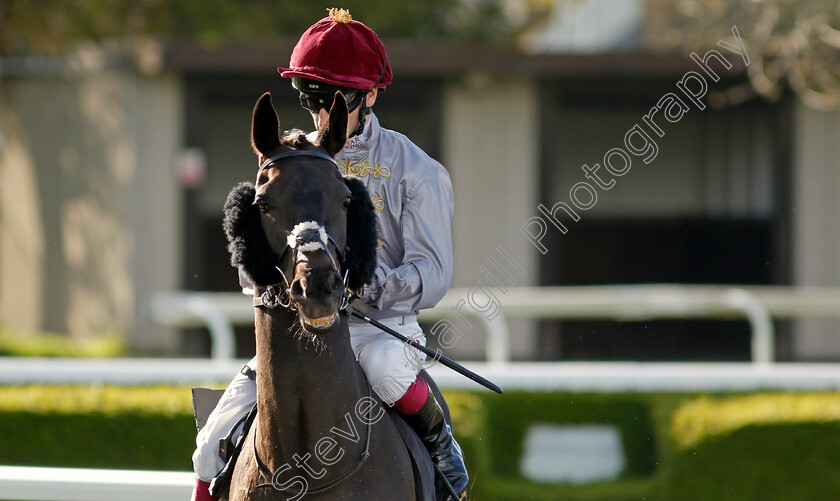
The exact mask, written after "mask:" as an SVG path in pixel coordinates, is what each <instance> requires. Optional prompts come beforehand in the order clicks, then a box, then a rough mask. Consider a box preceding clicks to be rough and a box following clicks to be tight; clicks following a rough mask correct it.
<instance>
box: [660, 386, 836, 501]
mask: <svg viewBox="0 0 840 501" xmlns="http://www.w3.org/2000/svg"><path fill="white" fill-rule="evenodd" d="M673 437H674V443H675V445H676V448H677V449H678V455H677V456H676V458H675V460H674V463H673V468H672V469H671V475H670V476H669V479H668V481H667V483H666V486H667V489H666V491H665V492H666V494H667V496H668V499H670V500H673V501H682V500H686V501H687V500H719V499H726V500H730V499H731V500H761V501H777V500H778V501H791V500H823V499H826V500H827V499H840V395H837V394H797V395H794V394H759V395H748V396H736V397H724V398H716V399H713V398H709V397H702V398H699V399H697V400H695V401H692V402H690V403H689V404H687V405H685V406H683V407H681V408H680V409H678V410H677V412H676V413H675V414H674V419H673Z"/></svg>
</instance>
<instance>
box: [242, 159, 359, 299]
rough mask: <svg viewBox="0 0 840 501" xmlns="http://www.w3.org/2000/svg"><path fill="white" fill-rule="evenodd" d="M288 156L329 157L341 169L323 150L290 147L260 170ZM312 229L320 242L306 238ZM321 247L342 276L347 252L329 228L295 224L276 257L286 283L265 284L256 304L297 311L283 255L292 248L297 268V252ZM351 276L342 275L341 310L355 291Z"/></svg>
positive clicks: (293, 259)
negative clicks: (349, 285) (329, 231)
mask: <svg viewBox="0 0 840 501" xmlns="http://www.w3.org/2000/svg"><path fill="white" fill-rule="evenodd" d="M289 157H315V158H320V159H322V160H327V161H328V162H330V163H331V164H333V165H334V166H335V167H336V169H338V164H337V163H336V161H335V159H334V158H332V157H331V156H329V155H327V154H325V153H321V152H320V151H314V150H289V151H284V152H282V153H278V154H276V155H273V156H271V157H269V158H267V159H265V161H263V163H262V164H260V169H259V172H262V171H263V169H265V168H267V167H269V166H271V165H273V164H274V163H275V162H277V161H279V160H282V159H284V158H289ZM258 177H259V174H258ZM310 223H311V224H310ZM306 225H309V226H306ZM312 225H315V227H313V226H312ZM313 231H314V232H316V234H317V235H318V236H319V239H318V241H315V240H313V239H311V238H310V239H309V240H307V239H306V238H305V234H306V233H309V234H310V235H311V233H312V232H313ZM330 244H332V246H330ZM319 248H320V249H323V250H324V252H326V253H327V257H329V259H330V265H331V266H332V269H333V271H335V272H336V273H338V275H339V276H342V275H341V268H342V267H343V266H344V264H345V261H344V253H343V252H342V251H341V248H340V247H339V246H338V243H336V241H335V239H334V238H333V237H332V235H330V234H329V233H327V231H326V229H324V228H323V227H321V226H320V225H317V223H314V222H306V223H303V222H302V223H300V224H298V225H297V226H295V228H294V229H293V230H292V233H291V234H290V235H289V237H288V238H287V239H286V245H285V246H284V247H283V249H282V250H281V251H280V253H279V255H278V257H277V265H275V266H274V269H276V270H277V271H278V272H279V273H280V276H281V277H283V283H282V284H279V283H277V284H272V285H268V286H266V288H265V291H264V292H263V293H262V294H260V295H259V296H257V297H254V301H253V302H254V306H255V307H257V306H265V307H266V308H276V307H278V306H280V307H282V308H287V309H289V310H292V311H295V310H297V308H296V307H295V305H294V301H292V294H291V289H292V284H291V283H290V282H289V279H288V278H286V274H285V273H283V269H282V268H281V263H282V262H283V256H285V255H286V253H287V252H289V249H291V251H292V269H294V267H295V266H297V263H298V262H299V261H298V255H299V253H300V252H306V251H307V250H311V249H319ZM333 249H334V250H333ZM348 276H349V269H345V270H344V275H343V277H342V282H343V285H344V291H343V292H342V294H341V302H340V304H339V307H338V309H339V311H343V310H344V309H345V308H347V305H348V304H349V303H350V296H351V294H352V291H350V290H349V288H348V286H347V278H348Z"/></svg>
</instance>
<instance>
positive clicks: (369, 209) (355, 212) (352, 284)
mask: <svg viewBox="0 0 840 501" xmlns="http://www.w3.org/2000/svg"><path fill="white" fill-rule="evenodd" d="M344 182H345V183H346V184H347V187H348V188H350V205H349V206H348V207H347V253H346V254H345V256H344V264H345V266H346V267H347V270H348V274H347V286H348V287H349V288H350V290H360V289H361V288H362V287H364V285H365V284H366V283H369V282H370V281H371V280H372V279H373V273H374V271H376V247H377V245H378V243H379V242H378V239H377V237H376V211H375V210H374V208H373V202H371V200H370V195H369V194H368V191H367V188H365V184H364V183H363V182H362V181H360V180H358V179H356V178H353V177H345V178H344Z"/></svg>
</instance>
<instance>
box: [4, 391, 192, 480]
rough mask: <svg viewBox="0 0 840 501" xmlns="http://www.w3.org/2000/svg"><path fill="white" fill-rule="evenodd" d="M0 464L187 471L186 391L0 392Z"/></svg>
mask: <svg viewBox="0 0 840 501" xmlns="http://www.w3.org/2000/svg"><path fill="white" fill-rule="evenodd" d="M0 429H2V430H3V435H2V436H3V439H2V440H0V464H10V465H26V466H68V467H72V466H75V467H90V468H94V467H96V468H128V469H149V470H182V471H185V470H191V469H192V461H191V457H192V451H193V449H194V448H195V442H194V440H195V420H194V419H193V416H192V408H191V404H190V391H189V389H188V388H171V387H128V388H113V387H79V386H22V387H15V386H11V387H0Z"/></svg>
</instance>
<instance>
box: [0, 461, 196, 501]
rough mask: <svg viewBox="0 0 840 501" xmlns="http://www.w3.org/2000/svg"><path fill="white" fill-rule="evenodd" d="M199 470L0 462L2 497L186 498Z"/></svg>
mask: <svg viewBox="0 0 840 501" xmlns="http://www.w3.org/2000/svg"><path fill="white" fill-rule="evenodd" d="M194 479H195V474H194V473H192V472H180V471H139V470H138V471H135V470H102V469H83V468H42V467H30V466H0V499H4V500H5V499H14V500H19V501H23V500H32V501H149V500H150V499H153V500H154V501H185V500H188V499H189V498H190V494H191V493H192V486H193V483H194Z"/></svg>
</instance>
